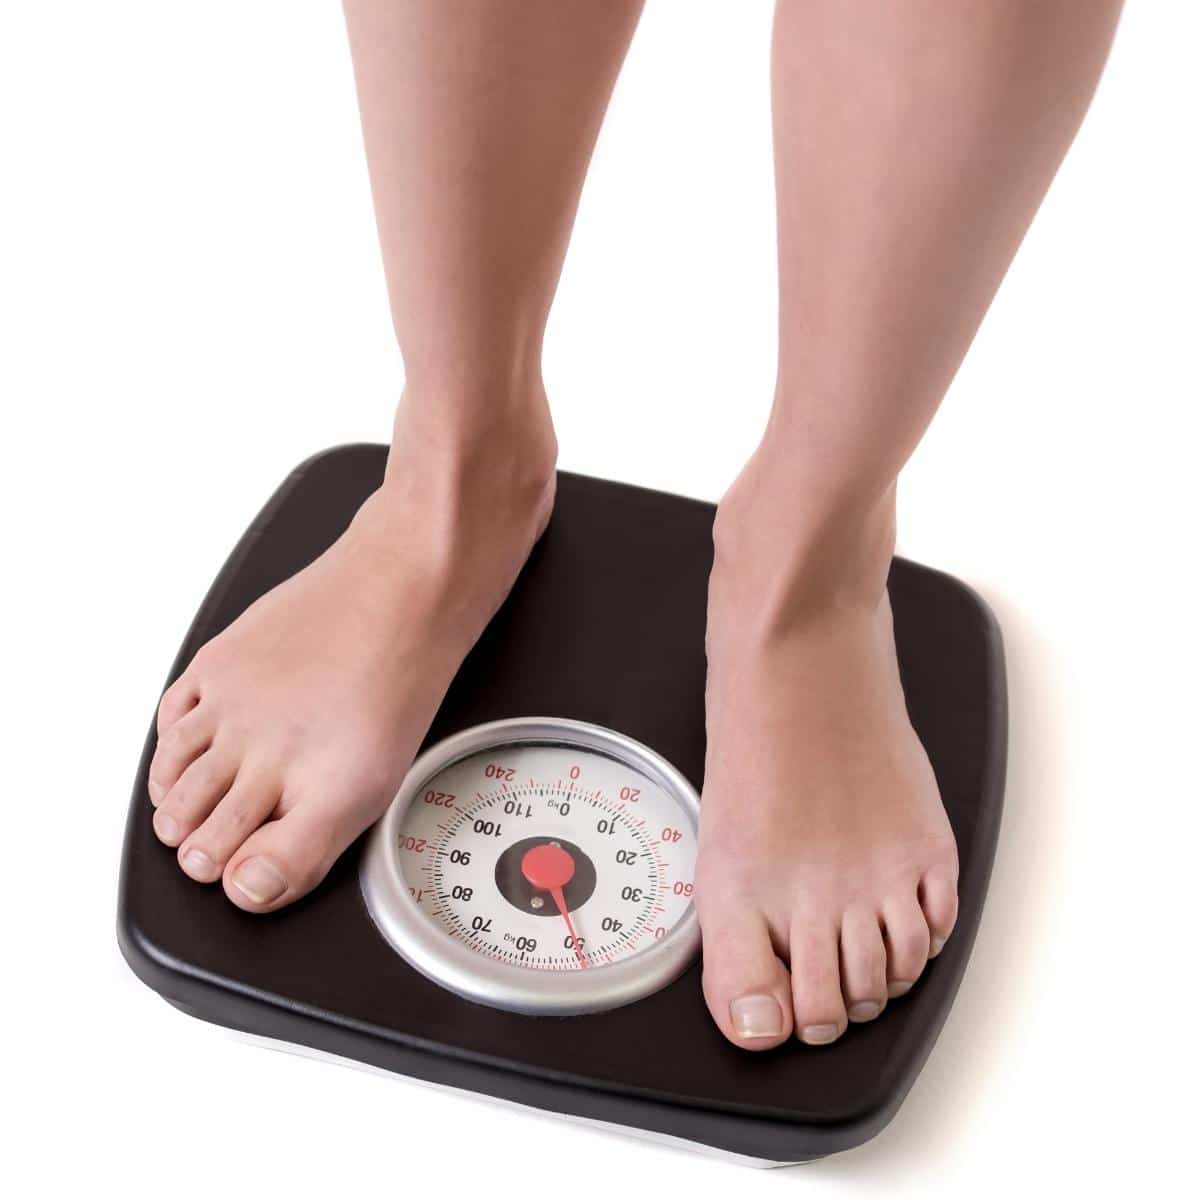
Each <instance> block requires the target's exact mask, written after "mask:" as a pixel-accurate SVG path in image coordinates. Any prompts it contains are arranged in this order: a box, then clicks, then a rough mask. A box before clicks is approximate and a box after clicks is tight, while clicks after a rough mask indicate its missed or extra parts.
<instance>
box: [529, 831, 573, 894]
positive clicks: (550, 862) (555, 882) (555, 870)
mask: <svg viewBox="0 0 1200 1200" xmlns="http://www.w3.org/2000/svg"><path fill="white" fill-rule="evenodd" d="M521 874H522V875H524V876H525V878H526V879H527V880H528V881H529V883H531V884H532V885H533V886H534V887H535V888H543V889H544V890H545V891H548V892H549V891H553V890H554V889H555V888H564V887H566V886H567V884H568V883H570V882H571V880H572V879H573V878H574V877H575V860H574V859H573V858H572V857H571V856H570V855H569V854H568V853H567V852H566V851H565V850H564V849H563V848H562V847H561V846H556V845H555V844H554V843H553V842H546V843H545V844H544V845H541V846H531V847H530V848H529V849H528V850H526V851H525V854H524V856H523V857H522V859H521Z"/></svg>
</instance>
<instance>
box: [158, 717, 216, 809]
mask: <svg viewBox="0 0 1200 1200" xmlns="http://www.w3.org/2000/svg"><path fill="white" fill-rule="evenodd" d="M212 737H213V722H212V719H211V714H210V713H209V712H207V711H206V710H205V709H201V708H193V709H191V710H190V711H189V712H188V713H186V714H185V715H184V716H182V717H180V718H179V720H178V721H175V722H173V723H172V724H170V725H168V726H166V728H165V729H163V730H162V732H161V733H160V734H159V735H158V745H157V746H156V747H155V749H154V758H153V759H152V760H151V762H150V771H149V774H148V775H147V779H146V788H147V790H148V791H149V793H150V802H151V803H152V804H154V805H156V806H157V805H159V804H161V803H162V801H163V797H164V796H166V794H167V793H168V792H169V791H170V790H171V789H172V788H173V787H174V786H175V784H176V782H177V781H178V779H179V777H180V776H181V775H182V774H183V773H184V771H186V770H187V768H188V767H189V766H191V764H192V763H193V762H195V760H196V759H197V758H199V757H200V755H201V754H203V753H204V751H205V750H207V749H208V748H209V746H210V745H212Z"/></svg>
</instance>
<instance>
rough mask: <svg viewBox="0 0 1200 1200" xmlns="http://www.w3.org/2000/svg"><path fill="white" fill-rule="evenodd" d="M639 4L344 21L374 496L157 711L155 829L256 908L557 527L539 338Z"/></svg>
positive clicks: (444, 6) (340, 838)
mask: <svg viewBox="0 0 1200 1200" xmlns="http://www.w3.org/2000/svg"><path fill="white" fill-rule="evenodd" d="M639 9H640V0H619V2H617V3H613V4H605V5H596V4H594V3H592V2H591V0H527V2H523V3H521V4H519V5H512V4H507V3H504V0H409V2H407V3H385V2H383V0H347V2H346V15H347V24H348V27H349V32H350V42H351V49H352V53H353V57H354V61H355V70H356V76H357V80H358V88H359V97H360V106H361V109H362V117H363V129H364V136H365V141H366V147H367V157H368V162H369V165H370V171H371V183H372V189H373V192H374V196H375V206H376V213H377V218H378V225H379V232H380V240H381V243H382V247H383V255H384V264H385V269H386V273H387V279H388V288H389V294H390V298H391V304H392V310H393V317H394V323H395V327H396V333H397V337H398V339H399V342H400V348H401V351H402V353H403V356H404V361H405V369H406V386H405V391H404V395H403V397H402V399H401V402H400V405H399V407H398V409H397V413H396V420H395V429H394V437H393V441H392V447H391V451H390V453H389V456H388V464H387V471H386V476H385V480H384V483H383V486H382V487H381V488H380V489H379V490H378V491H377V492H375V493H374V495H372V496H371V497H370V498H369V499H368V500H367V502H366V503H365V504H364V505H363V507H362V508H361V509H360V510H359V512H358V514H357V515H356V516H355V518H354V520H353V522H352V523H351V525H350V527H349V528H348V529H347V531H346V533H345V534H344V535H343V536H342V538H340V539H339V540H338V542H337V543H335V545H334V546H333V547H332V548H331V549H330V550H329V551H328V552H327V553H326V554H324V555H322V556H321V558H319V559H318V560H317V561H316V562H314V563H313V564H312V565H311V566H310V567H308V568H307V569H306V570H304V571H302V572H301V573H300V574H298V575H296V576H295V577H293V578H292V579H290V580H288V581H287V582H286V583H284V584H283V585H282V586H280V587H279V588H276V589H275V590H274V591H272V592H270V593H268V594H267V595H266V596H264V597H263V598H262V599H261V600H259V601H258V602H257V603H256V604H254V605H253V606H251V608H250V609H248V610H247V611H246V613H244V614H243V615H242V617H240V618H239V619H238V620H237V621H236V622H235V623H234V624H233V625H231V626H230V627H229V629H227V630H226V631H225V632H224V633H222V634H221V635H220V636H218V637H217V638H215V639H214V640H213V641H211V642H209V643H208V644H207V645H206V646H205V647H203V648H202V649H201V651H200V652H199V653H198V654H197V656H196V658H195V659H194V660H193V662H192V663H191V664H190V665H189V666H188V668H187V670H186V671H185V672H184V674H183V675H182V676H181V677H180V679H179V680H178V681H177V682H176V683H175V684H174V685H173V686H172V687H171V688H169V689H168V691H167V693H166V694H165V695H164V697H163V700H162V703H161V705H160V709H159V733H160V740H159V746H158V749H157V752H156V754H155V758H154V761H153V763H152V765H151V769H150V792H151V799H152V801H153V802H154V804H155V806H156V813H155V829H156V830H157V832H158V835H159V837H160V838H161V839H162V840H163V841H164V842H166V843H167V844H168V845H171V846H176V847H178V854H179V861H180V865H181V867H182V868H183V870H184V871H185V872H186V873H187V874H189V875H190V876H191V877H192V878H194V879H196V880H198V881H200V882H213V881H215V880H217V879H222V880H223V882H224V886H225V891H226V893H227V895H228V896H229V898H230V899H231V900H232V901H233V902H234V903H236V904H238V905H239V906H240V907H242V908H245V909H248V910H249V911H254V912H263V911H268V910H271V909H274V908H278V907H280V906H281V905H284V904H287V903H290V902H291V901H292V900H295V899H297V898H298V897H299V896H301V895H303V894H304V893H305V892H306V891H308V890H309V889H310V888H312V887H313V886H315V885H316V883H318V882H319V881H320V879H321V878H322V877H323V876H324V874H325V872H326V871H327V870H328V869H329V867H330V866H331V865H332V863H333V861H334V860H335V859H336V858H337V856H338V855H339V854H340V853H341V852H342V850H343V849H345V847H346V846H347V845H348V844H349V843H350V842H351V841H352V840H353V839H354V838H355V837H356V836H357V835H358V834H359V833H361V832H362V830H363V829H364V828H366V826H367V825H369V824H370V823H371V822H372V821H374V820H375V819H376V818H377V817H378V816H379V814H380V812H381V811H382V809H383V807H384V806H385V805H386V803H387V802H388V800H389V799H390V798H391V796H392V795H394V793H395V790H396V787H397V786H398V784H399V782H400V780H401V778H402V777H403V775H404V773H405V772H406V771H407V769H408V767H409V765H410V763H411V761H412V758H413V756H414V754H415V752H416V750H417V748H418V746H419V744H420V742H421V740H422V738H423V737H424V735H425V732H426V730H427V728H428V725H429V722H430V720H431V719H432V717H433V714H434V712H435V711H436V708H437V705H438V704H439V703H440V701H441V698H442V695H443V693H444V691H445V689H446V687H447V685H448V684H449V682H450V679H451V678H452V676H453V675H454V673H455V671H456V670H457V669H458V666H459V664H460V663H461V661H462V658H463V656H464V655H465V654H466V652H467V651H468V650H469V649H470V647H471V645H472V644H473V643H474V641H475V640H476V638H477V637H478V636H479V634H480V632H481V631H482V629H483V627H484V625H485V624H486V623H487V621H488V620H489V619H490V617H491V615H492V614H493V613H494V611H495V609H496V608H497V606H498V605H499V604H500V602H501V601H502V600H503V598H504V596H505V594H506V593H507V591H508V589H509V588H510V587H511V585H512V583H513V581H514V579H515V577H516V575H517V572H518V571H519V570H520V567H521V565H522V564H523V562H524V560H525V557H526V555H527V554H528V552H529V550H530V548H531V546H532V544H533V542H534V541H535V540H536V538H537V537H538V535H539V534H540V532H541V530H542V528H543V527H544V525H545V522H546V520H547V518H548V516H549V512H550V506H551V503H552V500H553V486H554V458H555V443H554V433H553V429H552V427H551V424H550V418H549V412H548V408H547V405H546V397H545V394H544V392H543V389H542V382H541V371H540V359H541V342H542V332H543V328H544V325H545V321H546V316H547V313H548V310H549V307H550V302H551V299H552V296H553V293H554V289H555V285H556V283H557V279H558V274H559V270H560V267H561V264H562V258H563V254H564V252H565V248H566V243H567V238H568V235H569V232H570V228H571V224H572V221H573V218H574V213H575V208H576V204H577V202H578V196H579V190H580V188H581V186H582V182H583V176H584V173H585V171H586V168H587V162H588V158H589V156H590V152H591V147H592V144H593V142H594V140H595V136H596V133H597V131H598V129H599V126H600V121H601V118H602V116H603V112H604V108H605V105H606V102H607V99H608V95H609V92H610V90H611V87H612V84H613V82H614V80H615V78H616V74H617V71H618V68H619V66H620V62H621V59H622V57H623V54H624V51H625V48H626V45H627V44H628V40H629V37H630V35H631V34H632V31H633V27H634V25H635V23H636V20H637V15H638V11H639Z"/></svg>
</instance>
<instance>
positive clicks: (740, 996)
mask: <svg viewBox="0 0 1200 1200" xmlns="http://www.w3.org/2000/svg"><path fill="white" fill-rule="evenodd" d="M701 928H702V929H703V931H704V999H705V1001H706V1002H707V1004H708V1008H709V1012H711V1013H712V1018H713V1020H714V1021H715V1022H716V1023H717V1028H718V1029H720V1031H721V1032H722V1033H723V1034H724V1035H725V1036H726V1037H727V1038H728V1039H729V1040H730V1041H731V1042H732V1043H733V1044H734V1045H735V1046H740V1047H742V1049H744V1050H769V1049H770V1048H771V1047H772V1046H778V1045H779V1044H780V1043H781V1042H784V1041H786V1040H787V1039H788V1037H790V1036H791V1032H792V1002H791V984H790V981H789V979H788V973H787V968H786V967H785V966H784V965H783V963H782V962H780V961H779V958H778V957H777V956H776V954H775V949H774V947H773V946H772V945H771V936H770V933H769V932H768V929H767V923H766V920H765V919H764V918H763V917H762V916H760V915H759V914H757V913H754V912H750V911H747V912H743V913H739V914H729V913H726V914H721V915H718V916H716V917H715V918H710V919H708V920H701Z"/></svg>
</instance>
